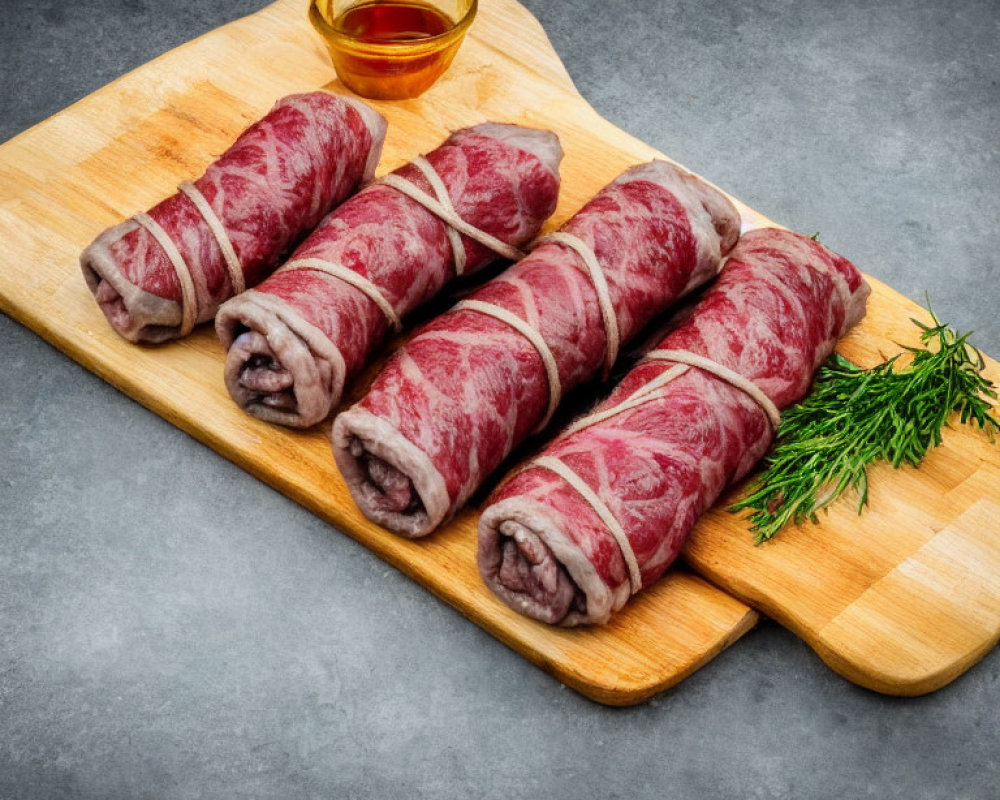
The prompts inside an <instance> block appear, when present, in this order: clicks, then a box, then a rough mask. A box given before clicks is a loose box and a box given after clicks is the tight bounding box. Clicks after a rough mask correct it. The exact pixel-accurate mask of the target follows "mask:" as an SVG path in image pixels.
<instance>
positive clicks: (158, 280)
mask: <svg viewBox="0 0 1000 800" xmlns="http://www.w3.org/2000/svg"><path fill="white" fill-rule="evenodd" d="M386 125H387V123H386V120H385V119H384V118H383V117H382V116H381V115H380V114H379V113H378V112H376V111H375V110H374V109H372V108H370V107H369V106H367V105H366V104H364V103H362V102H361V101H359V100H356V99H354V98H348V97H340V96H339V95H334V94H331V93H329V92H323V91H316V92H309V93H306V94H300V95H290V96H288V97H284V98H282V99H280V100H279V101H278V102H277V103H276V104H275V106H274V107H273V108H272V109H271V110H270V111H269V112H268V114H267V115H265V116H264V117H263V118H261V119H260V120H258V121H257V122H255V123H254V124H253V125H251V126H250V127H249V128H247V129H246V130H245V131H243V133H241V134H240V136H239V137H238V138H237V139H236V141H235V142H234V143H233V144H232V145H231V146H230V147H229V149H228V150H226V151H225V152H224V153H223V154H222V155H221V156H220V157H219V158H218V159H217V160H216V161H214V162H213V163H212V164H210V165H208V167H207V168H206V171H205V173H204V174H203V175H202V176H201V177H200V178H198V179H197V180H195V181H193V182H191V183H188V182H184V183H182V184H181V185H180V186H179V187H178V192H176V193H174V194H172V195H170V196H169V197H167V198H165V199H163V200H162V201H161V202H159V203H158V204H156V205H155V206H154V207H153V208H151V209H149V211H148V213H141V214H136V215H135V216H133V217H132V218H130V219H128V220H125V221H124V222H121V223H119V224H117V225H114V226H113V227H111V228H109V229H107V230H106V231H104V232H103V233H101V234H100V235H99V236H98V237H97V238H96V239H95V240H94V241H93V242H92V243H91V244H90V245H89V246H88V247H87V248H86V249H85V250H84V251H83V252H82V253H81V255H80V267H81V269H82V271H83V277H84V281H85V282H86V284H87V287H88V288H89V289H90V291H91V293H92V294H93V295H94V299H95V300H96V301H97V304H98V306H99V308H100V309H101V311H102V312H103V313H104V315H105V317H106V318H107V320H108V322H109V323H110V324H111V326H112V328H114V330H115V331H117V332H118V333H119V334H120V335H121V336H123V337H124V338H125V339H128V340H129V341H132V342H145V343H149V344H159V343H161V342H165V341H168V340H170V339H176V338H178V337H180V336H184V335H186V334H187V333H189V332H190V331H191V329H192V327H193V326H194V325H195V324H198V323H201V322H206V321H207V320H209V319H211V318H212V317H213V316H214V315H215V312H216V310H217V309H218V307H219V306H220V305H221V304H222V303H223V302H225V300H227V299H229V298H230V297H232V296H234V295H236V294H238V293H239V292H241V291H243V290H244V289H245V288H246V287H248V286H252V285H254V284H255V283H258V282H260V280H262V279H263V278H264V277H266V275H267V274H269V273H270V272H271V271H272V270H273V269H274V268H275V267H277V265H278V262H279V261H280V260H281V258H282V257H283V256H284V255H285V254H287V251H288V250H289V249H290V248H291V247H292V246H293V245H294V244H295V243H296V242H297V241H298V240H299V239H300V238H301V237H302V236H303V235H304V234H305V233H307V232H308V231H309V230H311V229H312V228H313V227H314V226H315V225H316V223H317V222H319V220H320V219H321V218H322V216H323V215H324V214H325V213H326V212H327V211H329V209H330V208H331V207H333V206H334V205H335V204H337V203H339V202H341V201H342V200H344V199H345V198H346V197H347V196H349V195H350V194H352V193H353V192H354V191H355V190H356V189H357V188H358V187H359V186H360V185H363V184H365V183H368V182H370V181H371V180H372V179H373V178H374V176H375V168H376V166H377V164H378V161H379V157H380V156H381V152H382V144H383V141H384V139H385V131H386Z"/></svg>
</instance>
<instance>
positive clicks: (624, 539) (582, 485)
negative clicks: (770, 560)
mask: <svg viewBox="0 0 1000 800" xmlns="http://www.w3.org/2000/svg"><path fill="white" fill-rule="evenodd" d="M643 360H644V361H673V362H675V364H674V366H672V367H671V368H670V369H668V370H667V371H666V372H662V373H660V374H659V375H657V376H656V377H655V378H654V379H653V380H651V381H649V383H646V384H644V385H643V386H640V387H639V388H638V389H636V390H635V391H634V392H633V393H632V394H630V395H629V396H628V397H626V398H625V399H624V400H623V401H622V402H620V403H618V404H617V405H614V406H612V407H611V408H607V409H605V410H604V411H599V412H597V413H594V414H589V415H588V416H586V417H583V418H582V419H580V420H577V422H575V423H574V424H573V425H571V426H570V427H568V428H567V429H566V430H565V431H564V432H563V433H562V436H561V437H560V438H562V437H565V436H569V435H570V434H572V433H576V432H577V431H579V430H582V429H583V428H587V427H590V426H591V425H596V424H597V423H599V422H603V421H604V420H606V419H609V418H611V417H613V416H616V415H617V414H621V413H622V412H624V411H628V410H629V409H632V408H635V407H636V406H639V405H642V404H643V403H646V402H648V401H650V400H653V399H655V398H656V397H658V396H659V395H658V394H657V390H658V389H661V388H662V387H664V386H666V385H667V384H668V383H670V382H671V381H673V380H674V379H676V378H679V377H680V376H681V375H683V374H684V373H685V372H687V371H688V370H689V369H690V368H691V367H696V368H698V369H701V370H704V371H705V372H710V373H712V374H713V375H715V376H717V377H719V378H722V380H724V381H726V382H727V383H729V384H730V385H732V386H735V387H736V388H737V389H740V390H741V391H743V392H745V393H746V394H747V395H749V396H750V397H751V398H752V399H753V400H754V401H755V402H756V403H757V404H758V405H759V406H760V407H761V409H762V410H763V411H764V413H765V414H767V417H768V420H770V422H771V426H772V427H773V428H774V429H775V430H777V429H778V425H779V424H780V422H781V413H780V412H779V411H778V408H777V406H775V405H774V403H773V402H771V398H769V397H768V396H767V395H766V394H765V393H764V391H763V390H762V389H761V388H760V387H759V386H757V385H756V384H755V383H754V382H753V381H751V380H749V379H747V378H745V377H743V376H742V375H740V374H739V373H738V372H735V371H733V370H731V369H729V367H726V366H723V365H722V364H719V363H718V362H717V361H712V360H711V359H709V358H705V357H704V356H700V355H697V354H696V353H691V352H689V351H687V350H652V351H650V352H649V353H647V354H646V357H645V358H644V359H643ZM532 467H539V468H541V469H547V470H549V471H550V472H554V473H555V474H556V475H558V476H559V477H560V478H562V479H563V480H565V481H566V483H568V484H569V485H570V486H571V487H572V488H573V489H575V490H576V492H577V494H579V495H580V496H581V497H582V498H583V499H584V500H585V501H587V503H588V504H589V505H590V507H591V508H593V509H594V511H595V512H596V514H597V516H598V517H600V518H601V521H602V522H603V523H604V524H605V525H606V526H607V528H608V530H609V531H610V532H611V535H612V536H614V538H615V541H616V542H618V547H619V548H620V549H621V553H622V558H624V559H625V564H626V566H627V567H628V574H629V584H630V586H631V589H632V594H635V593H636V592H638V591H639V589H641V588H642V577H641V574H640V571H639V562H638V560H637V559H636V557H635V551H634V550H633V549H632V544H631V543H630V542H629V540H628V536H626V534H625V530H624V529H623V528H622V526H621V525H620V524H619V522H618V520H617V519H615V516H614V514H613V513H612V512H611V509H610V508H608V506H607V505H606V504H605V502H604V501H603V500H601V498H600V497H599V496H598V495H597V493H596V492H594V490H593V489H591V488H590V486H588V485H587V483H586V481H584V480H583V478H581V477H580V476H579V475H577V474H576V473H575V472H574V471H573V470H572V469H570V467H568V466H567V465H566V463H565V462H563V461H561V460H559V459H558V458H555V457H554V456H542V457H540V458H536V459H534V460H533V461H530V462H528V463H527V464H526V465H525V466H524V469H531V468H532Z"/></svg>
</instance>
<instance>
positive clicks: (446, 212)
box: [378, 156, 526, 275]
mask: <svg viewBox="0 0 1000 800" xmlns="http://www.w3.org/2000/svg"><path fill="white" fill-rule="evenodd" d="M411 163H412V164H413V166H415V167H416V168H417V169H419V170H420V172H421V173H422V174H423V176H424V177H425V178H426V179H427V182H428V183H429V184H430V185H431V188H432V189H433V190H434V194H435V195H437V197H432V196H431V195H429V194H427V192H425V191H424V190H423V189H421V188H420V187H419V186H417V185H416V184H414V183H412V182H411V181H408V180H407V179H406V178H404V177H402V176H401V175H397V174H396V173H389V174H388V175H384V176H383V177H382V178H380V179H379V181H378V182H379V183H382V184H385V185H386V186H391V187H392V188H393V189H395V190H396V191H398V192H401V193H402V194H404V195H406V196H407V197H409V198H410V199H411V200H413V201H414V202H416V203H419V204H420V205H421V206H423V207H424V208H426V209H427V210H428V211H430V212H431V213H432V214H434V216H436V217H438V219H440V220H441V221H442V222H444V223H445V224H446V225H447V228H446V233H447V235H448V241H449V243H450V244H451V250H452V254H453V256H454V260H455V274H456V275H462V274H464V272H465V265H466V256H465V247H464V245H463V244H462V237H461V235H465V236H468V237H469V238H470V239H472V240H474V241H476V242H479V244H481V245H483V247H486V248H487V249H489V250H492V251H493V252H494V253H497V254H498V255H501V256H503V257H504V258H507V259H510V260H511V261H518V260H519V259H522V258H524V256H525V255H526V254H525V253H524V251H522V250H521V249H519V248H517V247H514V246H513V245H510V244H507V242H505V241H503V240H501V239H498V238H497V237H496V236H493V235H492V234H490V233H487V232H486V231H484V230H481V229H480V228H477V227H476V226H475V225H472V224H470V223H468V222H466V221H465V220H464V219H462V217H461V216H459V214H458V212H457V211H456V210H455V206H454V204H453V203H452V202H451V197H450V196H449V194H448V188H447V187H446V186H445V185H444V181H442V180H441V176H440V175H438V173H437V171H436V170H435V169H434V167H433V166H432V165H431V163H430V162H429V161H428V160H427V159H426V158H424V157H423V156H417V158H415V159H414V160H413V161H412V162H411ZM460 234H461V235H460Z"/></svg>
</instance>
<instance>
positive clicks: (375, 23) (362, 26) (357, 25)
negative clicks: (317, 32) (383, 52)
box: [333, 3, 455, 42]
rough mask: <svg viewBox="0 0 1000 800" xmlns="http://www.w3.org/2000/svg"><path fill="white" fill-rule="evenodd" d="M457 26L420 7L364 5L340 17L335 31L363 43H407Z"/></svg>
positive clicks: (349, 10) (432, 11)
mask: <svg viewBox="0 0 1000 800" xmlns="http://www.w3.org/2000/svg"><path fill="white" fill-rule="evenodd" d="M454 24H455V23H453V22H452V21H451V20H450V19H448V17H446V16H445V15H444V14H442V13H441V12H440V11H438V10H437V9H436V8H432V7H431V6H425V5H422V4H420V3H363V4H362V5H360V6H354V8H349V9H348V10H347V11H345V12H344V13H343V14H341V15H340V16H339V17H337V19H336V20H334V22H333V27H334V29H335V30H338V31H340V32H341V33H344V34H347V35H348V36H350V37H352V38H354V39H357V40H358V41H360V42H408V41H412V40H414V39H429V38H430V37H431V36H440V35H441V34H442V33H444V32H445V31H448V30H450V29H451V28H452V27H453V26H454Z"/></svg>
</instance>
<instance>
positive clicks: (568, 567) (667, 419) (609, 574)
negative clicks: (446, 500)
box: [478, 229, 869, 625]
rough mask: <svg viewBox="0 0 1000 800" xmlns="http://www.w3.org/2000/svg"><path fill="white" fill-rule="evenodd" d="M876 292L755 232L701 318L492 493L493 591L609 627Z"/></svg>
mask: <svg viewBox="0 0 1000 800" xmlns="http://www.w3.org/2000/svg"><path fill="white" fill-rule="evenodd" d="M868 294H869V288H868V284H867V283H865V281H864V280H863V278H862V276H861V273H860V272H858V270H857V269H856V268H855V267H854V265H852V264H851V263H850V262H849V261H847V259H845V258H843V257H841V256H838V255H836V254H835V253H832V252H831V251H829V250H827V249H826V248H825V247H823V246H822V245H820V244H818V243H816V242H814V241H813V240H811V239H808V238H806V237H804V236H800V235H798V234H795V233H790V232H788V231H783V230H777V229H762V230H756V231H751V232H750V233H746V234H744V235H743V237H742V238H741V239H740V242H739V244H738V245H737V246H736V248H735V249H734V250H733V252H732V253H731V254H730V256H729V259H728V261H727V263H726V267H725V269H724V270H723V272H722V275H721V277H720V278H719V280H718V281H717V282H716V283H715V284H714V285H713V286H712V287H711V288H710V289H709V290H708V292H707V293H706V295H705V297H704V298H703V299H702V300H701V302H700V303H699V304H698V305H697V306H696V307H695V309H694V311H693V313H692V314H691V316H690V317H688V318H687V319H686V320H685V321H684V322H683V323H681V325H680V327H679V328H677V329H676V330H674V331H673V332H671V333H670V334H668V335H667V336H666V338H664V339H663V340H662V341H661V342H660V344H659V346H658V347H657V349H655V350H653V351H652V352H651V353H649V354H647V355H646V357H645V358H644V360H642V361H641V362H640V363H639V364H638V365H637V366H636V367H635V368H634V369H632V370H631V371H630V372H629V373H628V374H627V375H626V376H625V378H624V379H623V380H622V382H621V383H620V384H619V386H618V387H617V388H616V389H615V390H614V392H612V394H611V396H610V397H609V398H608V399H607V400H606V401H605V402H603V403H601V404H600V405H599V406H598V407H597V408H596V409H595V410H594V411H593V412H591V413H590V414H588V415H587V416H586V417H583V418H582V419H579V420H577V421H576V422H575V423H574V424H573V425H571V426H570V427H569V428H568V429H567V431H566V432H564V433H563V434H562V435H561V436H560V437H559V438H558V439H556V440H555V441H553V442H552V443H550V444H549V445H548V446H547V447H546V448H545V449H544V450H543V451H542V452H541V454H540V455H539V456H538V457H537V458H535V459H533V460H532V461H530V462H528V464H527V465H526V466H525V467H524V468H523V469H521V470H520V471H519V472H518V473H517V474H516V475H515V476H514V477H512V478H511V479H510V480H509V481H508V482H507V483H505V484H504V485H503V486H501V487H500V488H499V489H498V490H496V492H494V495H493V496H492V497H491V498H490V500H489V502H488V505H487V508H486V509H485V511H484V512H483V514H482V517H481V518H480V521H479V554H478V561H479V570H480V572H481V574H482V576H483V578H484V580H485V581H486V583H487V585H488V586H489V587H490V588H491V589H492V590H493V591H494V592H495V593H496V594H497V595H498V596H499V597H500V598H501V599H502V600H503V601H504V602H505V603H507V604H508V605H509V606H510V607H511V608H514V609H515V610H517V611H519V612H521V613H522V614H526V615H527V616H530V617H534V618H535V619H539V620H542V621H544V622H549V623H559V624H563V625H577V624H581V623H603V622H606V621H607V620H608V618H609V617H610V616H611V614H612V612H614V611H616V610H617V609H619V608H621V607H622V606H623V605H624V604H625V602H626V601H627V600H628V598H629V597H630V596H631V595H632V594H634V593H635V592H637V591H639V590H641V589H642V588H644V587H646V586H649V585H650V584H651V583H653V582H654V581H656V580H657V579H658V578H659V577H660V576H661V575H662V574H663V573H664V571H665V570H666V569H667V567H668V566H669V565H670V564H671V562H673V560H674V559H675V558H676V557H677V554H678V553H679V552H680V550H681V547H682V546H683V544H684V542H685V540H686V539H687V537H688V534H689V533H690V532H691V529H692V528H693V527H694V524H695V521H696V520H697V519H698V517H699V516H700V515H701V514H702V513H703V512H704V511H705V510H706V509H708V507H709V506H711V505H712V503H714V502H715V500H716V499H717V498H718V497H719V495H720V494H721V493H722V491H723V489H725V488H726V486H728V485H729V484H731V483H733V482H734V481H736V480H738V479H739V478H741V477H743V476H744V475H746V474H747V472H748V471H749V470H750V469H751V468H752V467H753V466H754V464H756V463H757V461H758V460H759V459H760V458H761V456H763V455H764V453H765V451H766V450H767V448H768V446H769V444H770V442H771V440H772V438H773V429H774V428H775V427H776V426H777V422H778V410H779V409H781V408H784V407H785V406H788V405H790V404H792V403H794V402H795V401H797V400H799V399H800V398H802V396H803V395H805V393H806V392H807V391H808V388H809V385H810V383H811V381H812V376H813V372H814V371H815V369H816V368H817V367H818V366H819V364H820V363H821V362H822V361H823V360H824V359H826V358H827V357H828V356H829V355H830V354H831V353H832V352H833V349H834V346H835V345H836V343H837V340H838V339H839V338H840V337H841V336H843V335H844V334H845V333H846V332H847V331H848V330H849V329H850V328H851V326H852V325H854V324H855V323H856V322H858V320H860V319H861V318H862V317H863V316H864V313H865V301H866V299H867V297H868Z"/></svg>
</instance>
